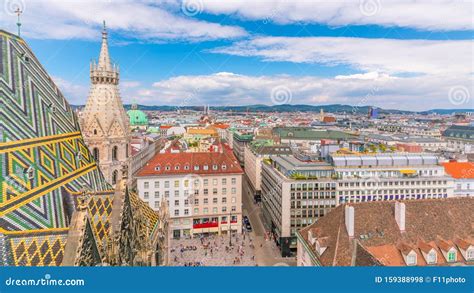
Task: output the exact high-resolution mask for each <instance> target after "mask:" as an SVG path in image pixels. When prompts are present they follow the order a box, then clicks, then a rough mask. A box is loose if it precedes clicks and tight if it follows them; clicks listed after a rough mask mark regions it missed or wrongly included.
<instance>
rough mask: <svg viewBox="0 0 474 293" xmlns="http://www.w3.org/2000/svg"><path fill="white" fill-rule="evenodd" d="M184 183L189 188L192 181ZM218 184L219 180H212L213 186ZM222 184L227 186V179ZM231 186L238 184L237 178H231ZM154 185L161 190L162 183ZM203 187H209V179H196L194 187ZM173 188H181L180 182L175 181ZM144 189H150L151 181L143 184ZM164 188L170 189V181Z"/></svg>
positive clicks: (165, 182)
mask: <svg viewBox="0 0 474 293" xmlns="http://www.w3.org/2000/svg"><path fill="white" fill-rule="evenodd" d="M182 183H183V186H184V187H189V184H190V180H189V179H186V180H183V182H182ZM217 184H218V179H217V178H214V179H212V185H213V186H216V185H217ZM221 184H222V185H227V178H222V179H221ZM231 184H232V185H235V184H237V178H235V177H233V178H231ZM153 185H154V187H155V188H160V181H154V182H153ZM201 185H202V186H209V179H199V178H196V179H194V186H196V187H197V186H201ZM173 186H174V187H175V188H179V187H180V180H174V181H173ZM143 188H145V189H148V188H150V181H145V182H143ZM164 188H170V181H168V180H166V181H164Z"/></svg>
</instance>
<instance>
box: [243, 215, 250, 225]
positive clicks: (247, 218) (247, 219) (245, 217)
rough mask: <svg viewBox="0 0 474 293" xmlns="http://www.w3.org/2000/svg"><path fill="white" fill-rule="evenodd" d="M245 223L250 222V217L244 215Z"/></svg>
mask: <svg viewBox="0 0 474 293" xmlns="http://www.w3.org/2000/svg"><path fill="white" fill-rule="evenodd" d="M244 224H250V220H249V217H247V216H244Z"/></svg>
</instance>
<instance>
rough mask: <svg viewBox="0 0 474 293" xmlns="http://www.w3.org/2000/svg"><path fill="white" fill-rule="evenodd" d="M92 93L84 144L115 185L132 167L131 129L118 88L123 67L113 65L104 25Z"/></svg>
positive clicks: (92, 69) (83, 118) (84, 119)
mask: <svg viewBox="0 0 474 293" xmlns="http://www.w3.org/2000/svg"><path fill="white" fill-rule="evenodd" d="M90 77H91V89H90V92H89V97H88V98H87V103H86V106H85V108H84V110H83V112H82V113H81V129H82V133H83V136H84V140H85V142H86V144H87V146H88V147H89V150H90V151H91V153H92V155H93V156H94V157H95V159H96V160H97V161H98V162H99V167H100V169H101V171H102V173H103V174H104V176H105V178H106V180H107V181H108V182H109V183H110V184H112V185H115V184H116V183H117V182H118V181H119V180H120V178H121V176H122V174H121V168H122V165H127V167H129V166H128V165H129V156H130V126H129V118H128V116H127V114H126V112H125V109H124V108H123V105H122V100H121V99H120V93H119V88H118V83H119V67H118V66H117V65H115V64H112V63H111V62H110V57H109V48H108V43H107V30H106V27H105V22H104V29H103V31H102V47H101V49H100V55H99V61H98V63H97V64H96V63H95V61H92V62H91V64H90Z"/></svg>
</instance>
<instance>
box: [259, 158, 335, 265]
mask: <svg viewBox="0 0 474 293" xmlns="http://www.w3.org/2000/svg"><path fill="white" fill-rule="evenodd" d="M333 173H334V171H333V169H332V167H331V165H330V164H327V163H324V162H318V163H311V162H301V161H298V160H297V159H296V158H294V157H292V156H287V157H281V156H270V160H267V161H264V162H263V163H262V183H261V189H262V212H263V219H264V224H265V226H266V228H267V229H269V230H270V231H271V232H272V234H273V235H274V237H275V241H276V243H277V245H278V246H279V247H280V250H281V255H282V256H284V257H286V256H291V255H293V254H294V253H295V251H296V238H295V236H296V231H297V230H299V229H301V228H303V227H305V226H307V225H309V224H311V223H313V222H314V221H316V220H317V219H318V218H319V217H322V216H323V215H325V214H326V213H327V212H329V211H330V210H331V209H332V208H334V207H335V206H336V204H337V199H336V181H335V180H333V179H331V177H332V175H333ZM305 177H306V178H305Z"/></svg>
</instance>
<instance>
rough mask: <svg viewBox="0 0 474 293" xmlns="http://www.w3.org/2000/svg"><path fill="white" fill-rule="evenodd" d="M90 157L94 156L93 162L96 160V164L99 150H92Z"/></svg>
mask: <svg viewBox="0 0 474 293" xmlns="http://www.w3.org/2000/svg"><path fill="white" fill-rule="evenodd" d="M92 155H93V156H94V160H96V161H97V162H98V161H99V158H100V157H99V149H98V148H94V149H93V150H92Z"/></svg>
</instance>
